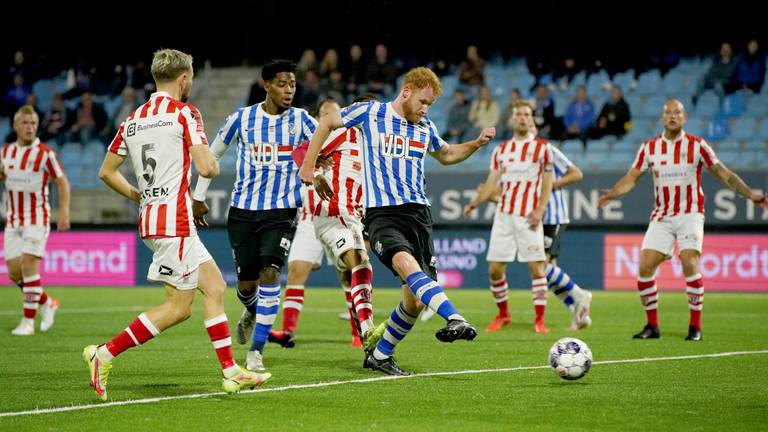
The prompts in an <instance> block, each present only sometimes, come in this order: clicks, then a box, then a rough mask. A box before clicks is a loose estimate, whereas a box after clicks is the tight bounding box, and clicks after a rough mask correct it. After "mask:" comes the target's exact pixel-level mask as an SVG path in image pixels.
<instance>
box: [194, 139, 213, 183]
mask: <svg viewBox="0 0 768 432" xmlns="http://www.w3.org/2000/svg"><path fill="white" fill-rule="evenodd" d="M189 153H190V154H191V155H192V161H193V162H195V168H196V169H197V172H198V173H199V174H200V177H204V178H207V179H212V178H214V177H216V176H217V175H219V161H218V160H217V159H216V158H215V157H214V156H213V153H212V152H211V149H210V148H208V146H207V145H205V144H198V145H193V146H192V147H190V148H189Z"/></svg>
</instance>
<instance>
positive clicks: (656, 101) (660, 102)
mask: <svg viewBox="0 0 768 432" xmlns="http://www.w3.org/2000/svg"><path fill="white" fill-rule="evenodd" d="M666 102H667V98H666V97H665V96H661V95H655V96H650V97H648V98H647V99H646V100H645V103H644V104H643V108H642V111H640V112H639V113H638V115H642V116H645V117H652V118H657V117H660V116H661V111H662V108H663V107H664V104H665V103H666Z"/></svg>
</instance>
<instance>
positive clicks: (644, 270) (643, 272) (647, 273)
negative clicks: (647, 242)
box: [638, 262, 656, 278]
mask: <svg viewBox="0 0 768 432" xmlns="http://www.w3.org/2000/svg"><path fill="white" fill-rule="evenodd" d="M638 273H639V274H640V277H645V278H647V277H651V276H653V275H654V274H656V266H655V265H653V264H652V263H643V262H641V263H640V268H639V269H638Z"/></svg>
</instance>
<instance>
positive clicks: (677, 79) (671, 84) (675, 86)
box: [662, 69, 685, 95]
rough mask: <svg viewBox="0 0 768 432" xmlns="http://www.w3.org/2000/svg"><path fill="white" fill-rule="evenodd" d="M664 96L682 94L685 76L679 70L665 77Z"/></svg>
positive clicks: (668, 73) (671, 71)
mask: <svg viewBox="0 0 768 432" xmlns="http://www.w3.org/2000/svg"><path fill="white" fill-rule="evenodd" d="M662 81H663V87H664V94H668V95H673V94H679V93H682V92H683V90H684V86H685V75H684V74H683V72H680V71H679V70H675V69H672V70H670V71H669V72H667V75H665V76H664V79H663V80H662Z"/></svg>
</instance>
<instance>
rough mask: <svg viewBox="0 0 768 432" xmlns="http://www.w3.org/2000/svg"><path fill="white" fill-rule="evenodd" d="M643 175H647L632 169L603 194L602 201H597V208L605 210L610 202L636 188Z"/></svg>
mask: <svg viewBox="0 0 768 432" xmlns="http://www.w3.org/2000/svg"><path fill="white" fill-rule="evenodd" d="M643 174H645V171H640V170H639V169H637V168H634V167H632V168H630V169H629V171H627V173H626V174H624V177H622V178H621V179H619V181H617V182H616V184H615V185H613V187H612V188H611V189H609V190H604V191H603V194H602V195H600V199H599V200H598V201H597V206H598V207H599V208H603V207H605V206H606V205H607V204H608V202H609V201H611V200H614V199H616V198H619V197H620V196H622V195H624V194H626V193H627V192H629V191H631V190H632V188H634V187H635V185H636V184H637V182H638V181H639V180H640V177H642V176H643Z"/></svg>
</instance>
